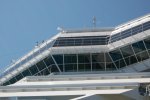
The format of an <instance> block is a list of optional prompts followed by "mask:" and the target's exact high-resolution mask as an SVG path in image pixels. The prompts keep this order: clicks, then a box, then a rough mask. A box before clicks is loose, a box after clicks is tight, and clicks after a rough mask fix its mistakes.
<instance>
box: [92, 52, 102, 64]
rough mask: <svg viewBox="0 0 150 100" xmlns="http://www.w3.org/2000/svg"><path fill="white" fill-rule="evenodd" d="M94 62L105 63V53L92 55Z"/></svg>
mask: <svg viewBox="0 0 150 100" xmlns="http://www.w3.org/2000/svg"><path fill="white" fill-rule="evenodd" d="M92 62H104V53H97V54H92Z"/></svg>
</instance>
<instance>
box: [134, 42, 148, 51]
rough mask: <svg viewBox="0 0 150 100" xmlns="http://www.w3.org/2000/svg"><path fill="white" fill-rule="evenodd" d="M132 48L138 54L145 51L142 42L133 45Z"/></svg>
mask: <svg viewBox="0 0 150 100" xmlns="http://www.w3.org/2000/svg"><path fill="white" fill-rule="evenodd" d="M132 46H133V49H134V51H135V53H138V52H141V51H144V50H145V46H144V44H143V41H140V42H137V43H133V44H132Z"/></svg>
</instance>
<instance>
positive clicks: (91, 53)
mask: <svg viewBox="0 0 150 100" xmlns="http://www.w3.org/2000/svg"><path fill="white" fill-rule="evenodd" d="M90 58H91V59H90V63H91V71H92V69H93V67H92V53H90Z"/></svg>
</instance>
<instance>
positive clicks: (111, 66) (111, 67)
mask: <svg viewBox="0 0 150 100" xmlns="http://www.w3.org/2000/svg"><path fill="white" fill-rule="evenodd" d="M106 70H107V71H109V70H116V67H115V65H114V64H113V63H106Z"/></svg>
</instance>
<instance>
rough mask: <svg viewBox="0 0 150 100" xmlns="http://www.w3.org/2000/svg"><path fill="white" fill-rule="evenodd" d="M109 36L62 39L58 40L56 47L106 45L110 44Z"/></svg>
mask: <svg viewBox="0 0 150 100" xmlns="http://www.w3.org/2000/svg"><path fill="white" fill-rule="evenodd" d="M108 40H109V36H107V35H106V36H85V37H60V38H58V39H57V40H56V42H55V43H54V45H53V47H56V46H81V45H82V46H84V45H85V46H86V45H105V44H107V43H108Z"/></svg>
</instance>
